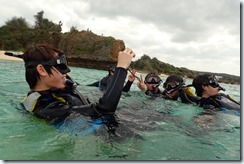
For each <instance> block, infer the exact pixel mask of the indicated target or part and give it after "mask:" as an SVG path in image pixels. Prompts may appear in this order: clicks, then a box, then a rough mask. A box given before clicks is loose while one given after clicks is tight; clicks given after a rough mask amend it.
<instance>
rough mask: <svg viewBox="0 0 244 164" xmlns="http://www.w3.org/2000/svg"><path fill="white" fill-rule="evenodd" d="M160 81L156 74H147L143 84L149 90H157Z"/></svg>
mask: <svg viewBox="0 0 244 164" xmlns="http://www.w3.org/2000/svg"><path fill="white" fill-rule="evenodd" d="M161 82H162V80H161V78H160V77H159V76H158V75H157V74H156V73H149V74H147V76H146V77H145V79H144V83H145V84H146V86H147V89H149V90H155V89H158V87H159V85H160V84H161Z"/></svg>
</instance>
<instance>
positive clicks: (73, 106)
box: [33, 68, 127, 122]
mask: <svg viewBox="0 0 244 164" xmlns="http://www.w3.org/2000/svg"><path fill="white" fill-rule="evenodd" d="M126 75H127V70H126V69H124V68H116V69H115V73H114V78H112V83H111V85H109V86H108V89H107V91H106V92H105V93H104V95H103V96H102V98H100V99H99V102H97V103H88V102H82V101H81V99H80V98H79V96H78V95H76V94H75V93H74V92H73V93H70V94H69V95H68V96H67V94H66V93H64V94H63V95H66V96H62V94H57V97H58V98H57V97H54V96H53V94H52V93H51V94H50V93H49V94H48V95H46V96H45V95H42V96H41V97H40V100H38V102H37V104H36V107H35V109H34V110H33V113H34V114H35V115H37V116H38V117H39V118H44V119H46V120H49V121H52V120H55V122H56V121H57V120H63V119H65V118H66V117H67V116H68V115H70V114H71V113H72V112H76V113H80V114H82V115H87V116H101V115H110V114H114V112H115V110H116V108H117V105H118V103H119V99H120V96H121V92H122V89H123V85H124V81H125V79H126ZM48 96H49V97H48ZM62 99H63V100H62Z"/></svg>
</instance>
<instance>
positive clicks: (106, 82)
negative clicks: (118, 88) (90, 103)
mask: <svg viewBox="0 0 244 164" xmlns="http://www.w3.org/2000/svg"><path fill="white" fill-rule="evenodd" d="M112 79H113V75H110V74H108V75H107V76H105V77H104V78H102V80H101V81H96V82H94V83H92V84H88V85H87V86H94V87H99V88H100V89H101V90H102V91H106V90H107V88H108V86H109V84H110V83H113V82H112ZM132 84H133V82H131V81H129V80H127V82H126V84H125V86H124V88H123V91H124V92H128V91H129V90H130V88H131V85H132Z"/></svg>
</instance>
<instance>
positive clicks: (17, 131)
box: [0, 60, 241, 161]
mask: <svg viewBox="0 0 244 164" xmlns="http://www.w3.org/2000/svg"><path fill="white" fill-rule="evenodd" d="M70 75H71V77H73V78H74V79H75V80H76V81H77V82H78V83H79V84H80V85H79V87H78V90H79V91H80V92H81V93H82V94H83V95H85V96H87V97H89V99H90V100H91V101H92V102H94V101H98V99H99V97H101V95H102V92H101V91H99V90H98V89H97V88H94V87H87V86H86V84H89V83H92V82H94V81H96V80H99V79H101V78H102V77H103V76H105V75H107V72H106V71H101V70H95V69H84V68H76V67H71V73H70ZM143 77H145V76H143ZM162 79H163V80H165V77H162ZM190 82H191V80H189V79H188V80H186V83H188V84H189V83H190ZM222 85H223V86H224V87H225V89H226V93H227V94H229V95H231V96H232V97H234V98H235V99H236V100H237V101H240V85H230V84H222ZM0 88H1V89H0V123H1V126H0V138H1V142H0V159H1V160H130V161H131V160H174V161H176V160H188V161H189V160H207V161H208V160H213V161H215V160H217V161H219V160H234V161H235V160H240V158H241V154H240V153H241V144H240V140H241V139H240V131H241V130H240V116H238V115H235V114H234V113H231V112H228V113H227V112H218V113H217V114H216V115H201V112H203V110H202V109H201V108H199V107H197V106H193V105H187V104H182V103H181V102H174V101H169V100H164V99H162V98H156V99H151V98H148V97H146V96H145V95H144V94H143V93H141V92H140V91H139V89H138V88H137V86H136V82H135V83H134V84H133V85H132V88H131V91H130V92H128V93H123V94H122V97H121V100H120V102H119V105H118V108H117V111H116V120H117V122H118V126H117V127H116V128H114V127H113V128H114V129H113V130H110V131H108V130H107V129H106V127H104V126H101V125H100V124H99V120H98V122H96V123H91V122H90V120H89V119H88V118H86V117H83V116H78V115H75V116H73V117H71V118H70V119H69V120H67V121H66V122H65V123H64V125H62V126H61V127H59V128H57V127H54V126H50V125H47V124H45V123H44V122H43V121H41V120H39V119H37V118H35V117H34V116H32V115H30V114H29V113H26V112H24V111H23V109H22V107H21V106H20V102H21V101H22V99H23V98H24V97H25V95H26V93H27V92H28V90H29V88H28V85H27V83H26V81H25V73H24V65H23V62H18V61H7V60H0Z"/></svg>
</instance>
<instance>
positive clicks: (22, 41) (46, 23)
mask: <svg viewBox="0 0 244 164" xmlns="http://www.w3.org/2000/svg"><path fill="white" fill-rule="evenodd" d="M43 15H44V12H43V11H40V12H38V13H37V14H36V15H34V18H35V23H34V25H33V26H31V25H30V23H28V22H27V21H26V20H25V18H22V17H19V18H17V17H13V18H12V19H11V20H8V21H6V23H5V25H3V26H1V27H0V49H2V50H18V51H19V50H23V49H24V48H26V46H28V45H29V44H32V43H44V42H45V43H49V44H52V45H53V46H55V47H58V43H59V41H60V40H61V37H62V33H61V31H62V22H61V21H59V23H57V24H56V23H53V22H52V21H50V20H48V19H47V18H44V17H43Z"/></svg>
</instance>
